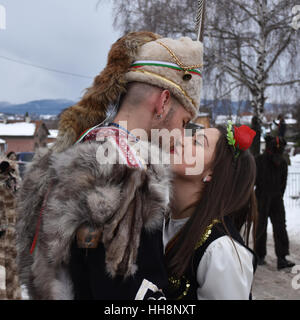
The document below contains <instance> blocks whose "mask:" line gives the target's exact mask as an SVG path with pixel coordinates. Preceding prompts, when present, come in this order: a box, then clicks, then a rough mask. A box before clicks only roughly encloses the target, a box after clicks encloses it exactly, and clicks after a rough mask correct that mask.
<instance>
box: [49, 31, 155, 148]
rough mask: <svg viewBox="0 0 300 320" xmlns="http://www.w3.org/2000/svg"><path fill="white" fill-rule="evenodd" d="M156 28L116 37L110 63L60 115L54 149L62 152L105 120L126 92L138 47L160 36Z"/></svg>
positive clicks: (109, 56) (109, 58)
mask: <svg viewBox="0 0 300 320" xmlns="http://www.w3.org/2000/svg"><path fill="white" fill-rule="evenodd" d="M159 38H160V36H159V35H157V34H154V33H152V32H147V31H141V32H131V33H129V34H127V35H125V36H124V37H122V38H120V39H119V40H118V41H116V42H115V43H114V44H113V45H112V47H111V50H110V52H109V54H108V61H107V65H106V67H105V68H104V70H103V71H102V72H101V73H100V74H99V75H98V76H96V77H95V79H94V83H93V85H92V86H91V87H90V88H88V89H87V91H86V93H85V95H84V96H83V98H82V99H81V101H79V102H78V104H77V105H74V106H72V107H70V108H68V109H66V110H65V111H64V112H63V113H62V114H61V117H60V122H59V133H58V137H57V140H56V142H55V144H54V146H53V150H55V151H56V152H61V151H63V150H66V149H67V148H69V147H70V146H71V145H72V144H74V143H75V141H76V140H77V139H78V138H79V136H80V134H82V133H83V132H84V131H85V130H86V129H88V128H91V127H93V126H95V125H97V124H99V123H101V122H102V121H103V120H104V119H105V116H106V111H107V108H108V106H109V104H111V103H114V102H117V101H118V99H119V97H120V95H121V94H123V93H125V92H126V84H127V81H126V79H125V74H126V72H127V71H128V70H129V68H130V65H131V64H132V63H133V61H134V59H135V55H136V54H137V51H138V49H139V48H140V47H141V46H142V45H143V44H145V43H147V42H149V41H154V40H156V39H159Z"/></svg>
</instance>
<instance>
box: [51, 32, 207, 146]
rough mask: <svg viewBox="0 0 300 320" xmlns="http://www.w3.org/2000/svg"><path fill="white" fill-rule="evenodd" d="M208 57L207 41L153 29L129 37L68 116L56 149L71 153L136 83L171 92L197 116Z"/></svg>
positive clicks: (62, 118) (113, 49)
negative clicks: (173, 36)
mask: <svg viewBox="0 0 300 320" xmlns="http://www.w3.org/2000/svg"><path fill="white" fill-rule="evenodd" d="M202 55H203V46H202V43H201V42H199V41H192V40H191V39H190V38H187V37H184V38H180V39H179V40H172V39H168V38H161V37H160V36H159V35H157V34H154V33H152V32H147V31H141V32H131V33H129V34H127V35H125V36H123V37H122V38H120V39H119V40H117V41H116V42H115V43H114V44H113V45H112V47H111V50H110V52H109V54H108V61H107V65H106V67H105V68H104V70H103V71H102V72H101V73H100V74H99V75H98V76H96V77H95V79H94V83H93V85H92V86H91V87H90V88H88V89H87V91H86V93H85V94H84V96H83V98H82V99H81V101H79V103H78V104H77V105H74V106H72V107H70V108H68V109H66V110H64V111H63V112H62V114H61V116H60V123H59V134H58V137H57V141H56V143H55V144H54V146H53V148H54V150H55V151H57V152H61V151H63V150H66V149H67V148H69V147H70V146H71V145H72V144H74V143H75V142H76V141H77V139H78V138H79V136H80V135H81V134H82V133H83V132H84V131H85V130H87V129H89V128H91V127H93V126H95V125H97V124H99V123H101V122H102V121H103V120H104V119H105V117H106V113H107V109H108V107H109V106H110V105H111V104H115V103H117V102H118V100H119V98H120V96H121V94H124V93H126V87H127V83H129V82H133V81H138V82H144V83H147V84H151V85H155V86H158V87H161V88H165V89H168V90H170V91H171V93H172V94H173V95H174V97H175V98H177V100H178V101H179V102H180V103H181V104H182V105H183V106H184V107H185V108H186V109H187V110H188V111H189V112H190V113H191V115H192V117H194V116H195V115H196V112H197V109H198V107H199V103H200V91H201V86H202V78H201V70H200V69H201V67H202Z"/></svg>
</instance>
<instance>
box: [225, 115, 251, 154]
mask: <svg viewBox="0 0 300 320" xmlns="http://www.w3.org/2000/svg"><path fill="white" fill-rule="evenodd" d="M255 135H256V132H255V131H254V130H252V129H251V128H249V127H248V126H245V125H242V126H240V127H236V126H234V129H232V122H231V121H228V122H227V141H228V144H229V145H230V146H232V147H233V151H234V158H235V159H237V158H238V156H239V155H240V153H241V150H242V151H245V150H247V149H249V148H250V146H251V144H252V142H253V139H254V137H255Z"/></svg>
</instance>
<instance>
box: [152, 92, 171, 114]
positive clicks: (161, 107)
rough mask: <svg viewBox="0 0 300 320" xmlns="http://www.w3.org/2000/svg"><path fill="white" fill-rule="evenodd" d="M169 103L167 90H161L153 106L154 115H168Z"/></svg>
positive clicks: (169, 95) (169, 98)
mask: <svg viewBox="0 0 300 320" xmlns="http://www.w3.org/2000/svg"><path fill="white" fill-rule="evenodd" d="M170 102H171V94H170V91H169V90H163V91H162V92H161V93H160V95H159V96H158V98H157V101H156V105H155V113H156V115H158V116H159V115H163V114H164V113H168V111H169V108H170V105H171V104H170Z"/></svg>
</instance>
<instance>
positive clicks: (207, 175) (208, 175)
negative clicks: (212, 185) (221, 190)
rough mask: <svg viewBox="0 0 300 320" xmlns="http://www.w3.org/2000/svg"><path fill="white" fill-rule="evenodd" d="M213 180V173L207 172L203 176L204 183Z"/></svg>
mask: <svg viewBox="0 0 300 320" xmlns="http://www.w3.org/2000/svg"><path fill="white" fill-rule="evenodd" d="M211 179H212V172H211V171H210V170H209V171H208V172H205V173H204V175H203V182H209V181H211Z"/></svg>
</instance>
